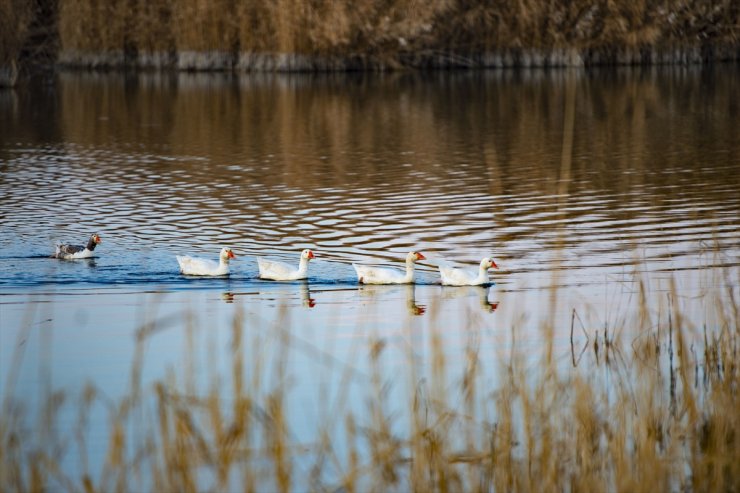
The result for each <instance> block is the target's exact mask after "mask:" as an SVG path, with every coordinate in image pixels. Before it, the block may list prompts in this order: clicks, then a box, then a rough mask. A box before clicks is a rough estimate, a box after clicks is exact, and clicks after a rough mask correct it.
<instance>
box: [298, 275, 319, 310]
mask: <svg viewBox="0 0 740 493" xmlns="http://www.w3.org/2000/svg"><path fill="white" fill-rule="evenodd" d="M300 291H301V305H303V306H304V307H307V308H313V307H315V306H316V301H315V300H314V299H313V298H311V291H310V290H309V289H308V282H306V281H304V282H302V283H301V284H300Z"/></svg>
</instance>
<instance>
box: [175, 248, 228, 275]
mask: <svg viewBox="0 0 740 493" xmlns="http://www.w3.org/2000/svg"><path fill="white" fill-rule="evenodd" d="M176 258H177V263H178V264H180V272H182V273H183V274H185V275H187V276H225V275H228V274H229V260H230V259H232V258H236V256H235V255H234V252H232V251H231V248H222V249H221V254H220V255H219V261H218V262H215V261H213V260H210V259H205V258H196V257H189V256H187V255H177V256H176Z"/></svg>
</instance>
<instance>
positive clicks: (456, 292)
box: [442, 286, 499, 313]
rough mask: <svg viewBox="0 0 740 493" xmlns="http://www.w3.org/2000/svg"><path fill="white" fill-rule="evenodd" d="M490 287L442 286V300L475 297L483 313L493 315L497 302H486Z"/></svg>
mask: <svg viewBox="0 0 740 493" xmlns="http://www.w3.org/2000/svg"><path fill="white" fill-rule="evenodd" d="M490 291H491V286H444V287H443V288H442V299H454V298H467V297H471V298H472V297H477V298H478V302H479V304H480V307H481V309H482V310H483V311H484V312H488V313H493V312H495V311H496V309H497V308H498V305H499V302H498V301H493V302H491V301H488V295H489V293H490Z"/></svg>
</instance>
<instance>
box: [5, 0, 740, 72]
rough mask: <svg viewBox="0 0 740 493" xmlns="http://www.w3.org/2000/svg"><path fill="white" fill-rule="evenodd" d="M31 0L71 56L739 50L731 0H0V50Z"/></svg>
mask: <svg viewBox="0 0 740 493" xmlns="http://www.w3.org/2000/svg"><path fill="white" fill-rule="evenodd" d="M29 4H31V5H36V6H37V8H36V9H35V10H34V12H32V13H31V14H32V15H34V16H35V24H36V25H37V26H50V25H51V26H54V27H55V28H56V30H57V31H58V37H59V44H60V50H59V57H60V61H61V62H62V63H64V64H67V65H85V66H124V65H133V66H140V67H146V66H150V67H179V68H181V69H195V70H198V69H204V70H207V69H218V70H233V69H237V70H344V69H362V68H375V69H377V68H396V67H428V66H445V67H449V66H561V65H581V64H599V63H687V62H689V63H692V62H701V61H706V60H717V59H738V55H739V50H740V42H739V40H738V36H739V34H738V33H739V30H738V29H739V27H738V26H740V7H738V3H737V2H736V1H735V0H698V1H688V0H636V1H635V0H598V1H591V0H588V1H587V0H575V1H573V0H555V1H550V2H545V1H537V0H515V1H509V0H493V1H488V2H478V1H473V2H471V1H467V0H429V1H425V2H422V1H419V0H359V1H356V2H347V1H336V0H209V1H203V0H106V1H99V0H59V1H58V3H57V2H55V1H52V0H37V1H36V2H27V1H19V0H0V14H2V15H0V27H2V29H0V47H2V48H0V49H2V50H4V51H6V52H9V53H15V54H17V53H18V48H17V45H18V42H17V40H22V39H23V38H24V36H25V34H26V31H27V29H26V27H27V25H28V22H29V21H28V20H27V17H28V15H29V10H30V7H29ZM38 6H44V8H41V7H38ZM19 19H21V21H19ZM6 57H7V55H6Z"/></svg>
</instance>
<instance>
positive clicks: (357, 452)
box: [0, 280, 740, 492]
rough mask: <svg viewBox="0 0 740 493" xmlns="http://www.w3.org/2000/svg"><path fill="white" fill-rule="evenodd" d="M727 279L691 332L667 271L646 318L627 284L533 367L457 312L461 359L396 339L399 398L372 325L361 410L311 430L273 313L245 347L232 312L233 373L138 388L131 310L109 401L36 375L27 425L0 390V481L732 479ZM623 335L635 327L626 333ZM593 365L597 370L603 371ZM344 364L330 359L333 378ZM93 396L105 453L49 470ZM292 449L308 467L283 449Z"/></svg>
mask: <svg viewBox="0 0 740 493" xmlns="http://www.w3.org/2000/svg"><path fill="white" fill-rule="evenodd" d="M638 282H639V280H638ZM729 289H731V290H732V288H729ZM728 294H729V298H727V297H723V298H722V302H721V304H719V305H717V304H714V307H715V309H716V311H717V313H716V315H717V317H718V318H717V320H719V324H718V326H717V327H715V328H714V329H711V330H710V329H707V328H704V329H702V331H703V336H700V337H699V338H697V336H698V334H697V330H696V328H694V327H690V326H689V325H688V324H686V323H685V322H684V318H683V316H682V313H681V310H680V307H679V306H678V303H675V302H674V301H673V300H675V299H676V297H677V292H676V288H675V287H673V288H672V289H671V292H670V293H669V298H667V300H666V302H665V303H661V305H662V308H660V309H658V310H657V316H658V319H659V320H658V321H657V322H656V320H655V319H654V318H653V317H650V316H647V315H646V314H648V313H652V314H653V315H656V309H655V306H656V304H655V302H654V300H648V299H647V295H646V294H645V290H640V291H639V293H638V296H637V298H636V299H635V300H634V302H635V303H636V304H637V307H636V308H637V310H636V313H641V314H642V315H640V316H639V317H638V318H637V319H636V320H635V321H634V322H629V323H630V324H634V325H630V326H629V327H626V326H625V327H619V326H617V327H607V328H606V329H603V328H600V329H598V330H593V329H589V328H586V327H584V328H582V330H583V333H584V334H585V335H586V336H587V337H588V339H587V340H586V342H585V343H584V347H583V348H580V347H571V350H572V351H574V352H578V351H581V354H580V357H579V358H577V359H576V358H574V359H573V365H572V368H569V369H568V368H564V367H563V365H562V364H558V363H556V362H555V359H553V358H549V357H547V355H546V353H547V352H546V351H545V352H543V356H542V358H541V359H540V360H539V361H535V363H534V364H535V368H536V370H535V371H534V372H533V371H532V370H533V368H532V363H533V362H532V360H531V359H525V358H524V353H523V352H521V351H517V350H516V348H515V347H514V348H512V352H511V355H510V356H504V355H501V354H498V355H492V354H485V353H483V352H481V348H480V345H479V337H478V335H477V334H476V333H475V331H472V330H470V329H469V328H467V329H466V328H465V327H461V328H460V329H461V330H467V331H468V334H469V336H468V341H467V344H466V348H465V353H464V360H463V364H462V365H450V363H449V362H448V361H447V360H446V356H445V354H446V353H445V349H444V347H443V346H444V344H443V339H442V338H441V332H440V331H433V333H431V334H430V337H429V347H428V348H427V349H428V351H427V354H428V355H429V357H428V361H427V362H425V363H420V362H419V360H418V358H417V357H416V356H414V351H412V350H411V348H410V347H409V352H408V355H407V364H406V368H407V371H408V374H407V375H403V377H404V378H406V379H407V382H408V385H409V388H410V389H412V391H410V392H409V393H408V394H407V395H406V400H407V404H405V405H402V406H401V407H400V408H398V407H397V406H394V403H393V402H392V399H391V397H390V391H391V389H392V388H393V387H394V386H398V385H401V384H400V383H399V379H398V377H399V375H395V374H390V373H389V372H388V371H387V369H386V368H387V367H386V366H385V365H384V361H385V358H386V357H387V353H388V351H389V346H388V344H387V342H386V341H384V340H381V339H376V340H375V341H374V342H372V343H370V345H369V347H367V357H368V358H369V362H370V364H369V368H370V369H371V372H370V375H368V376H367V378H368V380H367V381H368V382H369V385H365V386H364V388H365V389H366V394H365V396H364V398H365V399H366V402H367V404H368V408H367V412H365V413H362V414H356V413H352V412H350V411H348V410H347V408H346V407H345V406H346V404H347V403H346V402H344V399H339V401H338V402H339V403H342V402H344V404H342V405H339V406H338V407H336V408H335V409H332V410H331V411H330V412H328V413H327V415H326V416H325V418H324V419H325V420H326V422H324V423H317V427H318V429H320V430H323V431H322V432H321V433H317V435H316V436H318V437H320V438H319V440H318V442H317V443H297V442H296V441H295V440H294V439H293V438H292V436H293V434H292V433H293V432H292V430H291V429H290V423H289V420H288V414H289V413H290V412H291V411H289V409H287V408H286V406H287V397H288V396H289V394H290V385H289V380H290V375H289V372H288V366H289V365H288V361H287V359H286V357H285V355H287V354H288V353H289V351H287V350H286V349H287V348H289V347H291V346H293V345H294V344H295V341H294V339H293V338H294V335H293V332H294V331H293V330H292V329H291V323H290V321H289V320H288V319H287V315H285V314H283V315H282V316H281V317H279V320H278V322H277V323H276V324H275V326H273V327H272V328H271V331H269V332H265V334H272V335H266V336H264V337H258V339H257V340H256V341H255V342H256V345H255V346H254V347H252V348H251V349H246V346H245V344H244V341H243V335H244V334H245V333H246V332H245V331H246V329H248V328H249V327H250V326H253V325H254V324H259V323H260V322H259V320H251V319H249V318H247V317H245V316H244V315H243V313H241V312H240V311H238V310H237V312H236V314H235V316H234V318H233V321H232V327H231V342H230V344H229V348H228V353H229V354H230V372H231V380H230V381H231V388H228V389H224V388H222V386H221V384H219V382H220V381H221V379H220V378H219V377H218V376H217V375H214V376H213V377H212V378H210V380H211V382H212V383H211V384H210V386H209V388H208V389H206V390H205V391H199V390H197V388H198V386H197V385H194V384H192V382H191V383H188V381H189V380H190V379H191V378H193V375H181V374H169V375H168V376H167V377H165V378H164V379H163V380H161V381H158V382H157V383H156V384H155V385H154V386H153V388H151V389H148V388H142V387H141V384H140V382H139V380H140V374H141V365H143V363H144V358H143V354H144V352H145V347H146V344H147V340H148V338H149V337H151V335H152V334H154V333H156V332H157V331H158V330H161V329H163V328H167V327H173V326H177V325H178V322H177V321H176V320H159V321H155V322H152V323H147V324H144V325H142V327H141V329H140V330H139V332H138V334H139V335H138V343H137V351H136V354H135V355H134V361H133V365H132V366H133V367H132V372H131V381H130V389H129V392H128V393H127V395H126V396H125V397H123V398H122V399H120V400H119V401H117V402H110V401H108V400H106V398H105V397H104V392H102V390H101V389H96V388H93V387H87V388H86V389H85V391H84V392H83V395H82V398H81V399H80V401H79V402H70V399H69V396H66V395H65V394H64V393H63V392H61V391H53V392H52V391H50V393H49V394H48V395H47V396H46V398H45V402H44V409H43V411H42V412H41V413H40V416H41V417H40V418H39V419H40V420H41V421H40V422H39V423H38V424H37V425H36V427H35V431H32V430H33V429H34V428H32V427H31V426H29V425H32V423H28V422H27V421H26V420H25V418H24V417H23V413H22V403H20V402H17V401H16V400H15V399H14V396H13V395H11V394H9V395H5V396H4V398H5V399H4V407H3V413H2V419H1V420H0V439H1V442H0V459H1V460H0V464H1V465H0V485H2V489H3V491H8V492H12V491H43V490H48V489H58V488H59V489H64V490H69V491H79V490H84V491H131V490H137V491H140V490H154V491H202V490H213V489H215V490H219V491H225V490H234V489H243V490H246V491H264V490H274V491H293V490H306V489H312V490H323V491H336V490H338V489H341V490H344V491H389V490H401V491H461V490H464V491H563V490H570V491H636V490H642V491H648V490H650V491H708V490H713V491H737V486H738V484H740V481H739V479H740V415H739V414H738V413H737V409H738V407H739V404H740V402H738V401H739V400H740V396H739V395H738V388H739V387H738V385H739V384H740V367H738V365H737V344H738V337H739V336H740V333H738V327H739V326H740V324H739V322H740V321H739V320H738V318H737V316H738V309H737V302H736V298H735V293H734V292H730V293H728ZM555 295H557V293H555ZM712 302H713V300H709V299H707V303H708V306H711V305H712ZM431 316H432V317H434V316H435V315H434V313H432V314H431ZM573 320H574V323H575V321H576V320H579V319H577V318H576V317H574V319H573ZM188 323H189V322H188ZM579 323H580V320H579ZM627 329H629V330H627ZM187 330H190V329H187ZM510 330H512V331H516V327H511V328H510ZM702 331H700V332H699V334H701V332H702ZM625 333H631V334H637V337H635V338H634V339H633V340H627V338H625V337H624V335H623V334H625ZM543 334H549V335H546V337H553V335H552V334H553V332H552V331H544V332H543ZM702 339H703V341H702ZM578 344H579V345H580V342H579V343H578ZM270 345H276V347H278V348H283V349H282V350H280V351H279V352H278V354H279V355H281V356H278V357H277V358H276V360H275V361H272V362H271V363H270V364H269V367H268V366H267V365H268V362H267V361H265V360H264V357H263V354H264V349H265V347H269V346H270ZM191 350H192V349H191ZM189 358H190V357H186V361H187V360H188V359H189ZM492 358H493V359H497V360H498V368H499V370H498V373H499V375H500V376H501V379H500V383H499V385H498V386H497V387H496V388H490V387H488V386H487V385H486V383H485V381H486V378H485V376H484V375H483V374H482V372H481V362H482V361H484V360H488V361H491V359H492ZM185 368H186V369H188V371H194V370H193V368H192V367H191V365H189V364H187V365H185ZM268 374H269V375H270V378H269V379H265V376H267V375H268ZM600 375H608V384H604V381H603V379H602V378H601V377H600ZM353 378H355V377H353V376H352V375H350V374H349V373H347V374H346V375H344V377H343V378H342V381H343V382H344V383H343V384H342V387H343V388H344V387H346V385H349V383H350V382H351V381H352V379H353ZM11 387H12V386H11ZM344 393H345V392H344V391H342V392H340V394H344ZM64 406H72V408H75V409H77V410H78V415H79V419H78V423H77V425H76V426H75V428H74V431H72V432H65V431H64V427H63V426H61V423H59V414H60V410H61V409H62V408H63V407H64ZM97 406H103V407H104V408H106V409H107V410H108V411H107V413H108V416H109V430H108V433H109V437H108V440H107V443H108V445H107V454H106V459H105V461H104V465H103V469H102V470H101V471H89V470H88V467H87V466H84V467H82V468H81V472H80V473H75V472H73V471H72V470H70V469H65V468H64V466H63V464H64V463H65V461H66V460H67V459H68V457H67V454H69V453H71V452H70V449H71V448H72V447H71V445H70V444H71V443H74V442H76V443H77V445H78V448H79V450H80V451H85V450H87V447H88V444H87V443H86V437H87V430H88V427H89V417H90V415H91V412H92V410H93V409H94V408H95V407H97ZM399 410H400V411H399ZM399 412H400V413H401V414H400V415H399ZM142 417H143V418H147V417H150V418H151V419H150V420H149V421H146V419H145V420H144V421H145V422H144V423H142V422H141V420H142ZM147 419H148V418H147ZM135 422H136V425H135ZM400 423H406V424H405V425H403V426H399V424H400ZM137 426H138V427H142V426H143V430H142V432H143V433H142V435H141V436H139V437H138V438H137V437H136V436H134V435H135V434H134V435H132V431H131V430H132V429H136V428H137ZM341 437H343V438H341ZM307 458H308V459H307ZM307 460H308V461H309V462H310V463H311V464H312V466H311V467H309V468H308V469H306V468H305V467H299V466H298V465H297V464H299V463H300V464H305V462H306V461H307ZM82 462H83V463H86V460H82Z"/></svg>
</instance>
